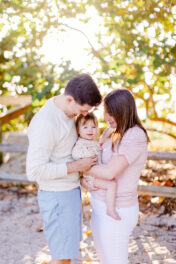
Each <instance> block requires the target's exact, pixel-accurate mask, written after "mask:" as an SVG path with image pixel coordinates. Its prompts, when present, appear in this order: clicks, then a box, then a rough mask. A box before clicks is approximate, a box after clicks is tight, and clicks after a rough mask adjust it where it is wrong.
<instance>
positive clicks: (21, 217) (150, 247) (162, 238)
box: [0, 133, 176, 264]
mask: <svg viewBox="0 0 176 264" xmlns="http://www.w3.org/2000/svg"><path fill="white" fill-rule="evenodd" d="M5 142H8V143H12V142H18V143H25V142H27V140H26V134H25V133H21V134H19V133H16V134H15V133H14V134H13V136H11V135H8V134H6V138H5ZM5 158H6V160H8V163H7V164H4V165H3V166H1V167H0V172H14V173H25V155H22V154H18V155H14V154H13V155H9V154H6V157H5ZM2 187H3V186H1V188H0V263H1V264H46V263H47V262H48V261H50V254H49V250H48V248H47V244H46V241H45V238H44V235H43V232H38V231H39V229H40V227H41V226H42V220H41V218H40V215H39V210H38V204H37V197H36V194H34V193H30V188H31V186H30V185H29V186H28V187H26V193H27V192H29V193H28V194H25V192H24V191H23V194H22V193H21V192H19V189H18V187H17V186H15V185H13V186H11V187H10V188H5V187H6V186H4V188H2ZM84 198H85V197H84ZM90 209H91V205H90V204H89V205H87V206H84V221H83V242H82V243H81V247H80V250H81V257H80V259H76V260H74V261H73V262H72V263H73V264H78V263H82V264H86V263H93V264H98V263H99V261H98V259H97V256H96V253H95V248H94V243H93V239H92V234H91V227H90ZM162 211H163V208H160V209H159V211H157V213H156V214H153V213H148V214H143V213H140V221H139V224H138V226H137V227H136V228H135V230H134V232H133V234H132V236H131V239H130V245H129V263H130V264H149V263H153V264H174V263H175V264H176V213H174V214H173V215H172V216H169V215H162V216H160V217H159V214H160V213H161V212H162Z"/></svg>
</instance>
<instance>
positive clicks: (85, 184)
mask: <svg viewBox="0 0 176 264" xmlns="http://www.w3.org/2000/svg"><path fill="white" fill-rule="evenodd" d="M80 182H81V186H82V187H83V188H84V189H86V190H87V191H89V192H91V191H96V190H97V188H96V187H93V186H91V185H90V184H89V183H88V181H86V179H85V178H83V177H81V179H80Z"/></svg>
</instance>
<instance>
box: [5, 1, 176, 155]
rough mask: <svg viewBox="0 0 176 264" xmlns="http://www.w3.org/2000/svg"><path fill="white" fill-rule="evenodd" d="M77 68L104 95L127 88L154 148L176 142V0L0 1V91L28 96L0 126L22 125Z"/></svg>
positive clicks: (53, 94)
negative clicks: (26, 106)
mask: <svg viewBox="0 0 176 264" xmlns="http://www.w3.org/2000/svg"><path fill="white" fill-rule="evenodd" d="M81 72H87V73H89V74H91V75H92V76H93V78H94V79H95V80H96V83H97V84H98V86H99V87H100V90H101V93H102V94H103V95H105V94H106V93H108V92H109V91H111V90H112V89H115V88H118V87H127V88H128V89H130V90H131V91H132V92H133V94H134V96H135V98H136V102H137V106H138V111H139V115H140V118H141V119H142V120H143V122H144V125H145V127H146V128H147V129H148V131H151V132H150V136H151V138H152V139H155V141H156V142H158V144H156V145H155V147H154V146H153V149H154V150H157V149H159V148H161V141H163V142H162V143H164V148H165V149H166V150H169V149H170V148H172V147H175V146H176V145H175V144H176V143H175V142H176V1H175V0H153V1H150V0H145V1H143V0H126V1H122V0H109V1H108V0H107V1H102V0H28V1H26V0H25V1H23V0H13V1H11V0H6V1H4V0H0V96H7V95H12V96H15V95H29V94H30V95H32V107H31V109H30V111H28V113H27V114H25V115H24V116H20V117H19V118H18V119H13V120H11V121H10V122H9V123H8V124H4V125H3V131H11V130H18V129H23V128H25V127H26V126H27V124H28V123H29V121H30V119H31V117H32V116H33V114H35V113H36V112H37V111H38V109H39V108H40V107H41V106H42V105H43V104H44V103H45V101H46V100H47V99H48V98H50V97H51V96H55V95H57V94H60V93H61V92H62V91H63V88H64V87H65V86H66V83H67V82H68V80H69V79H70V78H72V77H73V76H75V75H76V74H78V73H81ZM13 107H14V106H13V105H12V106H4V105H0V112H1V113H5V112H6V111H7V110H8V109H10V108H13ZM99 118H100V121H102V118H103V115H102V113H100V114H99ZM101 126H104V124H103V123H101ZM163 135H164V136H163ZM168 135H169V137H168Z"/></svg>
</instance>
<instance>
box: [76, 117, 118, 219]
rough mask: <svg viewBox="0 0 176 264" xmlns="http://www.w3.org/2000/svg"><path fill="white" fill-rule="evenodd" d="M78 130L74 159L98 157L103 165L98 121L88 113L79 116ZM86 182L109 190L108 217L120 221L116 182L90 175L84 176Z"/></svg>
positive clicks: (107, 195)
mask: <svg viewBox="0 0 176 264" xmlns="http://www.w3.org/2000/svg"><path fill="white" fill-rule="evenodd" d="M76 129H77V132H78V136H79V139H78V141H77V142H76V144H75V146H74V147H73V150H72V157H73V158H74V159H75V160H77V159H80V158H85V157H91V156H95V155H97V156H98V163H99V164H100V163H101V148H100V146H99V143H98V142H97V140H96V137H97V133H98V121H97V118H96V116H95V115H94V114H93V113H88V114H87V115H86V116H83V115H79V116H78V117H77V119H76ZM83 177H84V178H85V179H86V181H87V182H88V183H89V184H90V185H91V186H93V187H95V188H101V189H104V190H107V192H106V204H107V215H109V216H111V217H113V218H114V219H116V220H120V219H121V218H120V217H119V215H118V213H117V211H116V209H115V207H116V190H117V183H116V181H115V180H113V181H109V180H103V179H97V178H94V177H92V176H90V175H85V174H84V175H83Z"/></svg>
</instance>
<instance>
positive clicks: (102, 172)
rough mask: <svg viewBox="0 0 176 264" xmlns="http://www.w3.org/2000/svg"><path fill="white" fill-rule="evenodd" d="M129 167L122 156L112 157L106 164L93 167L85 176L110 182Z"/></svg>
mask: <svg viewBox="0 0 176 264" xmlns="http://www.w3.org/2000/svg"><path fill="white" fill-rule="evenodd" d="M128 166H129V163H128V161H127V159H126V157H125V156H124V155H118V154H117V155H113V156H112V158H111V160H110V161H109V162H108V163H107V164H101V165H95V166H93V167H92V168H91V169H90V170H89V171H86V174H88V175H91V176H93V177H95V178H98V179H104V180H112V179H117V178H118V177H119V175H120V174H121V173H122V172H123V171H124V170H125V169H126V168H127V167H128Z"/></svg>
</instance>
